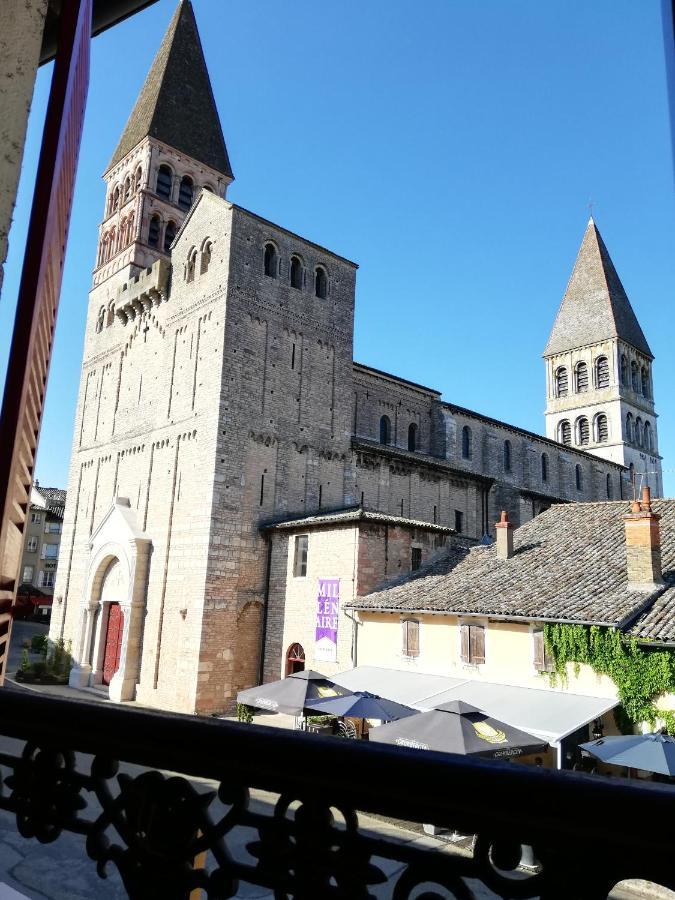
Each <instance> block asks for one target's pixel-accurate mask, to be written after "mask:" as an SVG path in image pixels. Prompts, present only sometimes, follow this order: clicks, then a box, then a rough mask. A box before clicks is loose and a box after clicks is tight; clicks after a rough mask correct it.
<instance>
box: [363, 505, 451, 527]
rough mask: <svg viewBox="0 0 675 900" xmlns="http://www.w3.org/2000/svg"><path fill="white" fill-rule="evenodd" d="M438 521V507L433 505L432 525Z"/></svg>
mask: <svg viewBox="0 0 675 900" xmlns="http://www.w3.org/2000/svg"><path fill="white" fill-rule="evenodd" d="M361 505H362V506H363V504H361ZM437 521H438V507H437V506H434V525H435V524H436V522H437Z"/></svg>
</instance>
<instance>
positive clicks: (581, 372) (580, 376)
mask: <svg viewBox="0 0 675 900" xmlns="http://www.w3.org/2000/svg"><path fill="white" fill-rule="evenodd" d="M576 381H577V385H576V387H577V393H578V394H584V393H586V391H587V390H588V366H587V365H586V363H585V362H580V363H579V364H578V365H577V368H576Z"/></svg>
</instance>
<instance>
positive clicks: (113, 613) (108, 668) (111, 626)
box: [103, 603, 124, 684]
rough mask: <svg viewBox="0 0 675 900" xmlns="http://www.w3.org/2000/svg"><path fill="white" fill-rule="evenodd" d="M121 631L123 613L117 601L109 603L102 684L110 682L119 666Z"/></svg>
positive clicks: (122, 627)
mask: <svg viewBox="0 0 675 900" xmlns="http://www.w3.org/2000/svg"><path fill="white" fill-rule="evenodd" d="M123 631H124V613H123V612H122V610H121V608H120V605H119V603H111V604H110V612H109V614H108V628H107V631H106V634H105V657H104V658H103V684H110V681H111V679H112V677H113V675H114V674H115V672H116V671H117V670H118V669H119V667H120V654H121V653H122V633H123Z"/></svg>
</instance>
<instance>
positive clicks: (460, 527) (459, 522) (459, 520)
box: [455, 509, 464, 534]
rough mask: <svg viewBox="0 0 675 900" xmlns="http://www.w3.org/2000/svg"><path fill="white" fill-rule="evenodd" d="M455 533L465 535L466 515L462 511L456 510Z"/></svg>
mask: <svg viewBox="0 0 675 900" xmlns="http://www.w3.org/2000/svg"><path fill="white" fill-rule="evenodd" d="M455 531H456V532H457V534H463V533H464V513H463V512H462V510H461V509H456V510H455Z"/></svg>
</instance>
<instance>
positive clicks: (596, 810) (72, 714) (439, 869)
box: [0, 690, 675, 900]
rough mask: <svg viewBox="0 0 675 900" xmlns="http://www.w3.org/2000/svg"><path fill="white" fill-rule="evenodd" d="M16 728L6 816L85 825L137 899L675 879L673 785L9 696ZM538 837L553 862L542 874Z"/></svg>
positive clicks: (506, 892) (32, 824)
mask: <svg viewBox="0 0 675 900" xmlns="http://www.w3.org/2000/svg"><path fill="white" fill-rule="evenodd" d="M0 734H2V736H3V737H2V740H1V741H0V809H3V810H7V811H9V812H10V813H12V814H13V815H15V816H16V824H17V828H18V830H19V832H20V833H21V835H22V836H23V837H24V838H26V839H31V838H36V839H37V840H39V841H42V842H44V843H49V842H52V841H56V840H57V839H58V838H59V836H60V835H61V834H62V832H64V831H67V832H73V833H77V834H81V835H84V836H85V838H86V852H87V853H88V855H89V857H91V859H92V861H93V862H92V865H93V864H94V862H95V863H96V866H97V867H98V872H99V874H100V875H101V876H105V875H106V872H108V871H109V870H110V868H111V867H116V868H117V869H118V870H119V873H120V875H121V878H122V880H123V882H124V886H125V888H126V891H127V893H128V895H129V897H131V898H142V900H153V898H158V900H159V898H162V900H173V898H176V900H178V898H180V900H185V898H189V897H190V894H191V891H195V890H197V889H200V888H201V889H202V890H203V891H204V896H206V897H209V898H225V897H233V896H235V894H236V893H237V890H238V886H239V884H240V883H242V882H243V883H246V884H249V885H258V886H263V887H267V888H268V889H269V890H270V891H272V892H273V893H274V896H275V897H279V898H281V897H284V898H286V897H290V898H296V900H320V898H336V900H337V898H344V900H347V898H349V900H359V898H369V897H376V896H377V897H383V896H387V897H392V898H394V900H403V898H412V897H418V898H419V897H424V898H425V900H434V898H446V897H447V896H448V892H449V893H450V895H451V896H453V897H456V898H458V900H469V898H471V897H473V896H474V895H473V894H472V892H471V889H470V888H469V887H468V886H467V883H466V882H465V881H463V879H466V878H468V879H472V878H473V879H477V880H478V881H479V882H481V883H483V884H485V885H488V886H489V887H490V888H491V889H492V890H493V891H494V892H495V893H496V894H497V895H498V896H501V897H503V898H511V897H513V898H517V897H523V898H525V897H542V898H563V897H564V898H566V900H570V898H605V897H607V894H608V892H609V891H610V889H611V888H612V887H613V886H614V885H615V884H616V883H617V882H619V881H621V880H623V879H628V878H642V879H648V880H651V881H653V882H656V883H657V884H661V885H664V886H666V887H669V888H671V889H673V888H675V874H674V873H675V868H674V864H673V850H672V831H671V828H670V824H669V823H672V821H673V816H674V813H675V791H674V790H672V789H671V788H670V787H669V786H666V785H658V784H640V783H638V782H635V781H630V782H626V781H621V780H618V779H609V778H604V777H599V776H590V775H582V774H577V773H566V772H556V771H549V770H545V769H540V768H535V767H528V766H524V765H517V764H509V763H499V762H492V761H486V760H480V759H469V758H465V757H458V756H449V755H447V756H446V755H441V754H435V753H430V752H424V751H416V750H410V749H406V748H403V747H400V748H399V747H387V746H386V745H382V744H368V743H367V742H361V741H349V740H340V739H339V738H335V737H320V736H314V735H309V734H306V733H301V732H292V731H286V730H283V729H279V728H267V727H261V726H254V725H244V724H239V723H237V722H229V721H224V720H216V719H211V718H200V717H193V716H181V715H173V714H167V713H160V712H149V711H145V710H139V709H130V708H124V707H119V706H110V705H107V704H100V703H82V702H75V701H71V700H64V699H56V698H53V697H47V696H44V695H39V694H31V695H27V694H24V693H23V692H19V691H10V690H4V691H0ZM139 766H140V767H142V768H141V769H139V768H138V767H139ZM175 773H180V774H175ZM190 779H198V781H197V782H194V781H191V780H190ZM205 779H207V780H210V781H213V782H214V785H213V789H211V786H210V785H208V784H206V785H205V783H204V780H205ZM252 789H253V790H254V791H256V792H257V791H265V792H271V793H272V795H273V800H272V802H271V803H270V804H268V806H263V807H261V805H260V803H255V802H252V801H251V790H252ZM359 812H363V813H370V814H374V815H376V816H377V815H380V816H385V817H394V818H396V819H403V820H406V821H409V822H426V823H435V824H437V825H439V826H449V827H452V828H454V829H457V830H458V831H460V832H463V833H466V834H476V835H477V839H476V842H475V847H474V854H473V856H472V857H469V856H464V857H463V856H458V855H454V854H451V853H444V852H437V851H434V850H430V849H425V848H424V847H420V846H419V845H415V844H411V843H406V842H402V841H400V840H398V841H397V840H396V839H395V838H389V837H388V836H387V832H386V830H385V831H384V832H382V833H380V832H378V831H377V830H373V829H372V827H360V826H359V815H358V814H359ZM237 829H245V833H246V834H248V835H249V836H250V838H251V840H248V841H247V842H245V843H244V845H243V846H245V848H246V850H245V852H244V853H241V852H235V851H234V850H233V840H232V838H233V835H234V834H235V832H236V830H237ZM521 845H529V846H531V847H532V848H533V851H534V856H535V858H536V860H537V861H538V862H539V864H540V867H539V871H538V872H536V873H535V874H531V875H530V876H529V877H528V876H525V875H524V873H523V872H522V871H518V870H517V866H518V864H519V862H520V860H521V856H522V847H521ZM392 864H394V866H393V867H392ZM392 871H393V874H392ZM386 873H389V874H386ZM422 886H424V888H422ZM383 891H384V893H383ZM420 891H423V893H420ZM195 896H196V895H195Z"/></svg>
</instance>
